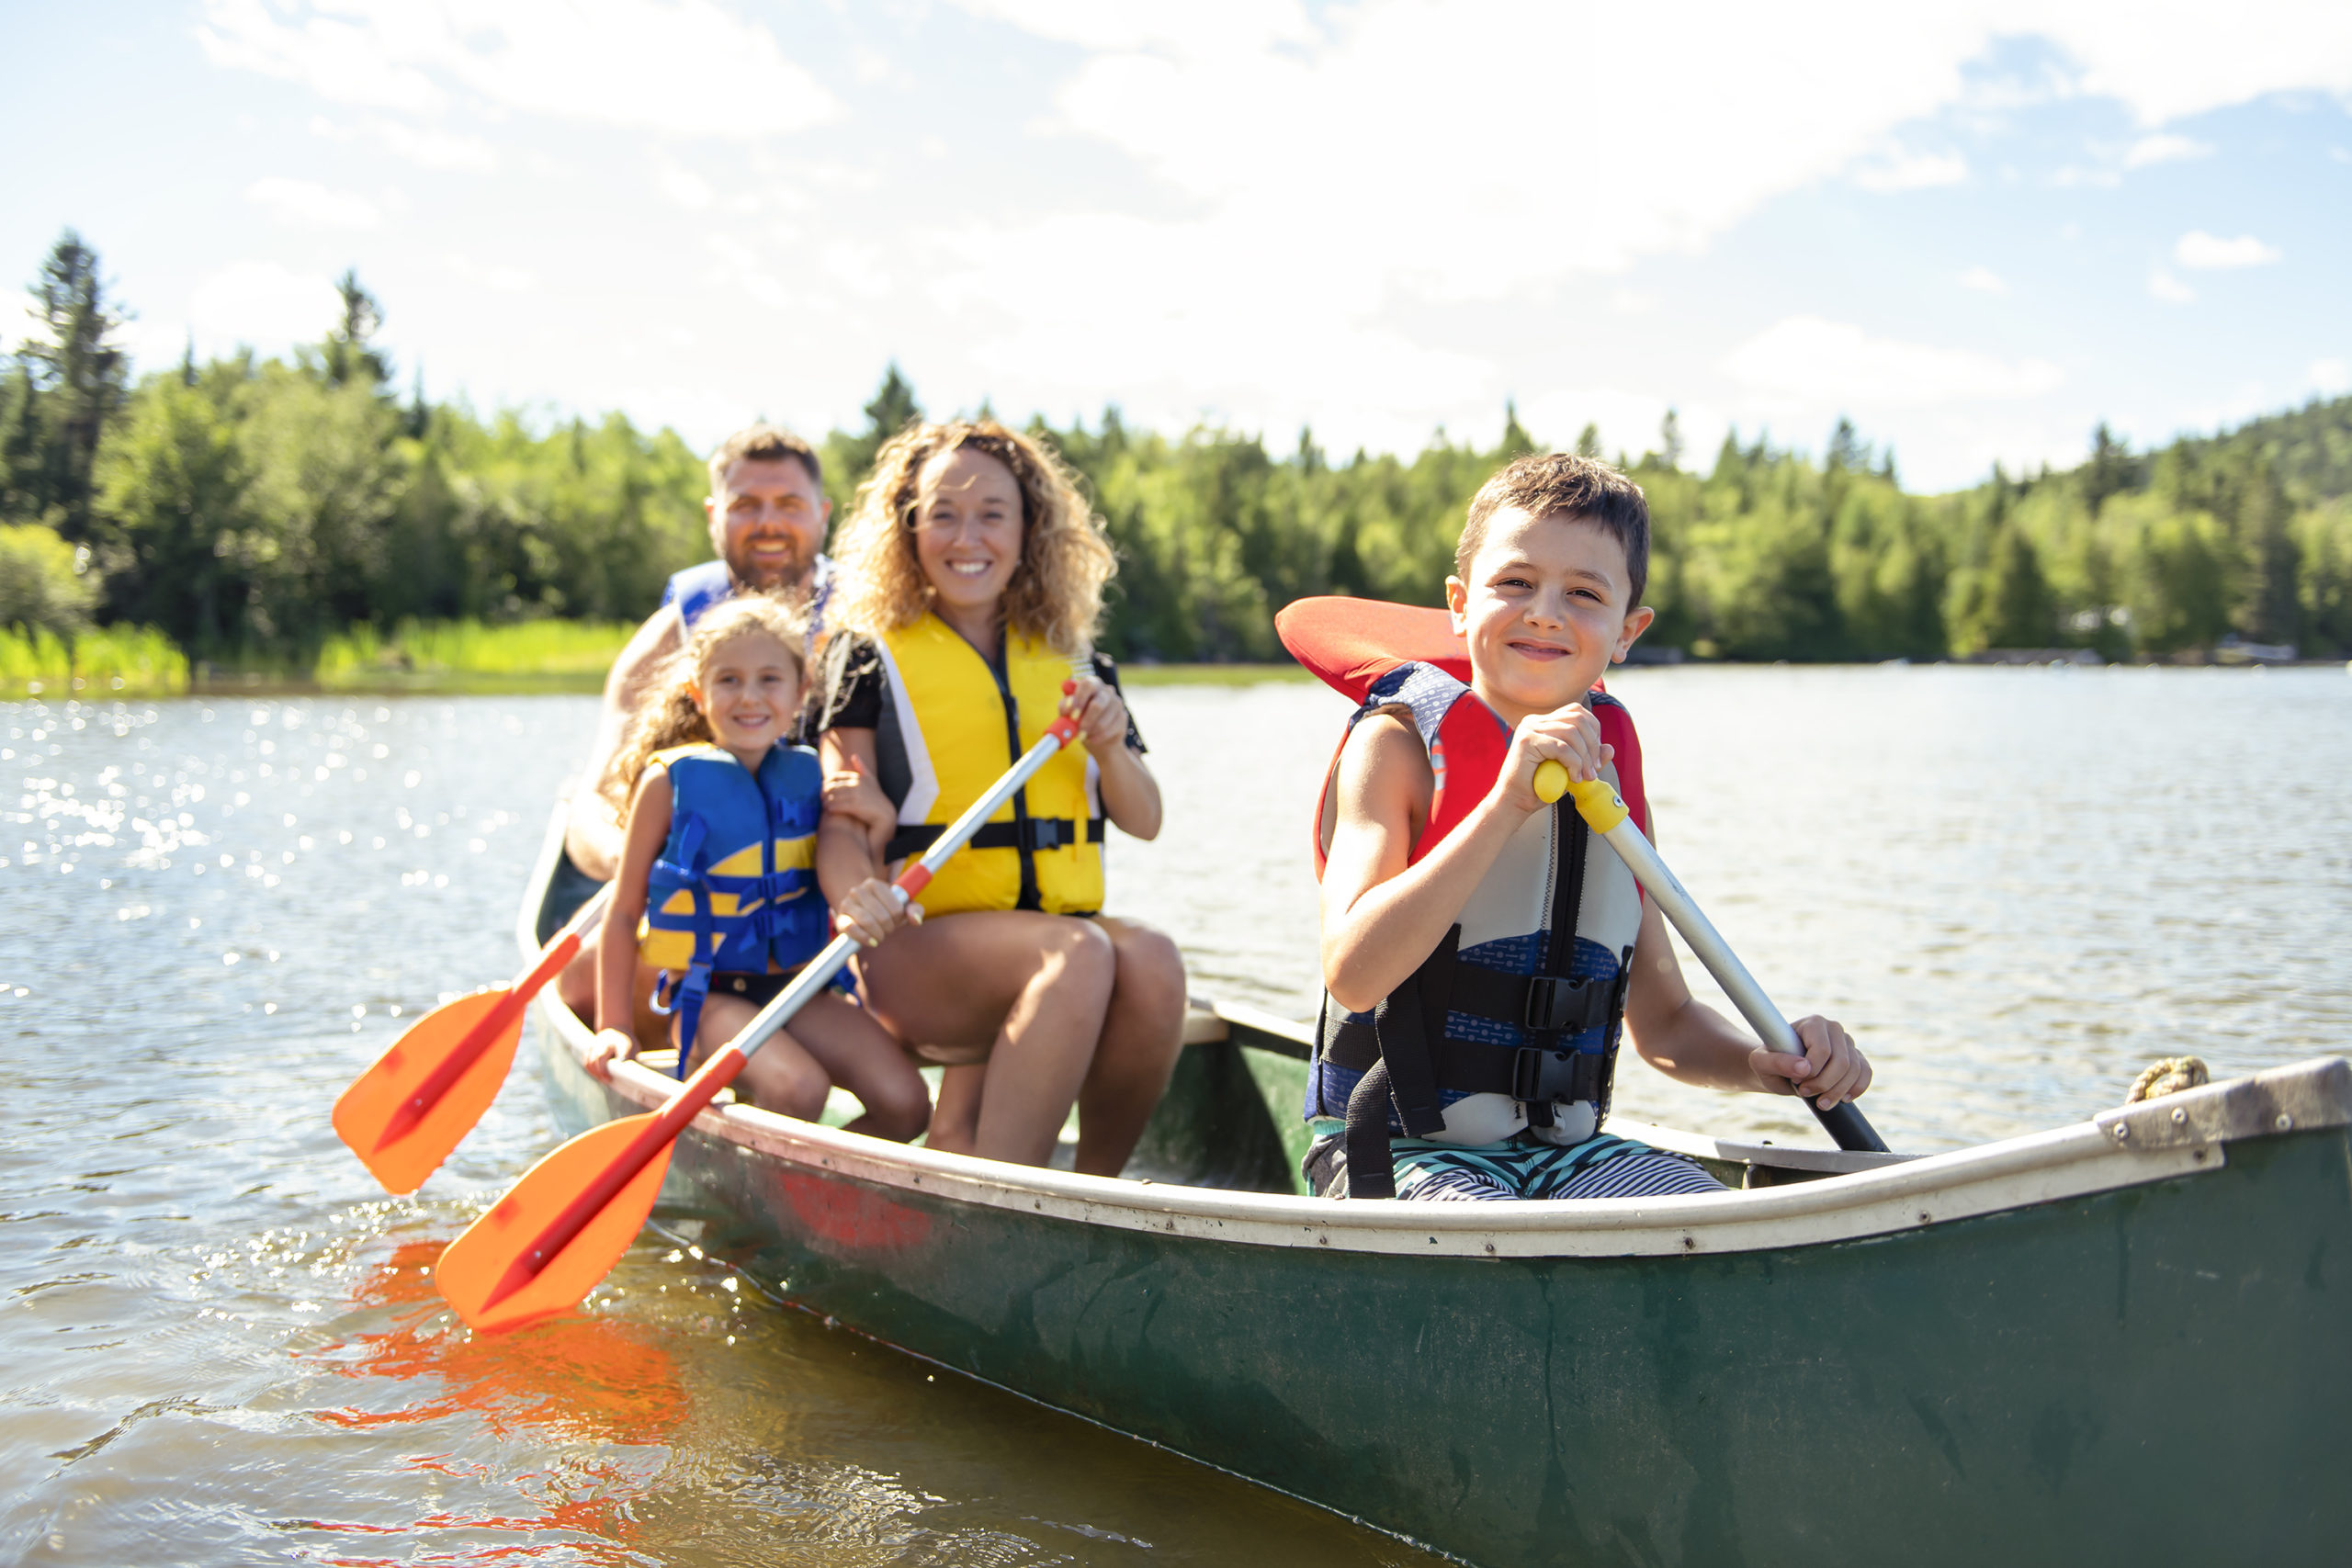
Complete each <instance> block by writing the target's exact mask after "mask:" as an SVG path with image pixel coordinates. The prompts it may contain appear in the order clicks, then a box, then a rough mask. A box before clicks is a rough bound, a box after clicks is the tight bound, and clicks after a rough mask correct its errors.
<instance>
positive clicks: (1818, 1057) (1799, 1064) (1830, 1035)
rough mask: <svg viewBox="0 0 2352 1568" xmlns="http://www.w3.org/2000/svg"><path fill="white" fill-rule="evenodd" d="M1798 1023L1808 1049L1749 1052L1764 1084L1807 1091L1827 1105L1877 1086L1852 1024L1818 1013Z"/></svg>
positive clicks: (1775, 1090) (1775, 1089)
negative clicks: (1849, 1028) (1795, 1052)
mask: <svg viewBox="0 0 2352 1568" xmlns="http://www.w3.org/2000/svg"><path fill="white" fill-rule="evenodd" d="M1793 1027H1794V1028H1795V1030H1796V1032H1797V1039H1798V1040H1799V1041H1800V1042H1802V1043H1803V1044H1804V1055H1802V1056H1784V1055H1781V1053H1780V1052H1778V1051H1766V1050H1760V1049H1759V1050H1756V1051H1751V1052H1749V1053H1748V1055H1747V1065H1748V1066H1749V1067H1751V1068H1752V1069H1754V1071H1755V1073H1756V1082H1757V1085H1758V1088H1760V1089H1764V1090H1765V1091H1766V1092H1767V1093H1770V1094H1802V1095H1804V1096H1805V1097H1806V1098H1808V1099H1814V1100H1817V1103H1818V1104H1819V1105H1820V1107H1821V1109H1822V1110H1824V1111H1827V1110H1830V1109H1831V1108H1833V1107H1835V1106H1837V1105H1838V1104H1840V1103H1842V1102H1843V1101H1846V1100H1859V1099H1860V1098H1861V1096H1862V1091H1863V1090H1864V1089H1868V1088H1870V1087H1871V1064H1870V1058H1869V1057H1867V1056H1865V1055H1862V1051H1861V1047H1860V1046H1859V1045H1857V1044H1855V1043H1854V1039H1853V1036H1852V1035H1850V1034H1848V1033H1847V1032H1846V1026H1845V1025H1844V1024H1842V1023H1839V1022H1838V1021H1836V1020H1835V1019H1827V1018H1823V1017H1821V1016H1819V1015H1818V1014H1815V1015H1814V1016H1813V1017H1810V1018H1801V1019H1799V1020H1797V1021H1796V1023H1795V1025H1794V1026H1793Z"/></svg>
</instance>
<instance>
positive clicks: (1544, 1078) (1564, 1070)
mask: <svg viewBox="0 0 2352 1568" xmlns="http://www.w3.org/2000/svg"><path fill="white" fill-rule="evenodd" d="M1607 1083H1608V1058H1607V1057H1606V1056H1604V1055H1601V1054H1600V1053H1599V1052H1595V1051H1546V1050H1544V1049H1542V1048H1541V1047H1539V1046H1534V1045H1524V1046H1521V1048H1520V1049H1519V1050H1517V1051H1515V1052H1513V1053H1512V1054H1511V1072H1510V1097H1511V1098H1512V1099H1513V1100H1518V1101H1520V1102H1521V1104H1523V1105H1525V1106H1527V1107H1528V1108H1529V1111H1530V1119H1531V1120H1532V1113H1533V1110H1534V1108H1535V1107H1536V1106H1539V1105H1543V1106H1550V1105H1567V1104H1573V1103H1574V1102H1575V1101H1577V1100H1599V1099H1600V1096H1601V1094H1602V1093H1603V1092H1604V1090H1605V1089H1606V1086H1607Z"/></svg>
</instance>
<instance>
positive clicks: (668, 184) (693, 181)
mask: <svg viewBox="0 0 2352 1568" xmlns="http://www.w3.org/2000/svg"><path fill="white" fill-rule="evenodd" d="M654 180H655V182H656V183H657V184H659V185H660V186H661V187H662V195H663V196H666V197H669V198H670V199H671V200H672V201H674V202H676V203H677V204H678V205H679V206H680V207H683V208H684V209H686V210H687V211H689V212H699V211H701V210H702V209H704V208H706V207H708V206H709V205H710V204H711V201H712V199H713V197H714V195H715V194H716V193H714V192H713V191H712V190H711V188H710V182H709V181H708V180H706V179H704V178H703V177H702V176H701V175H697V174H695V172H694V171H693V170H692V169H688V168H684V167H682V166H680V165H679V164H672V163H668V162H664V163H663V164H662V166H661V168H660V169H658V170H657V171H655V174H654Z"/></svg>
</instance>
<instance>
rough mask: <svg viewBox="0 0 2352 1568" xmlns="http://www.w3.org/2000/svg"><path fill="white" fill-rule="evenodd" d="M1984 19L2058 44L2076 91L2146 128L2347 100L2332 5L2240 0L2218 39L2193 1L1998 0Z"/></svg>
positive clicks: (2345, 57)
mask: <svg viewBox="0 0 2352 1568" xmlns="http://www.w3.org/2000/svg"><path fill="white" fill-rule="evenodd" d="M1985 14H1987V15H1992V16H1996V17H1998V18H1999V20H2000V22H2001V23H2003V24H2005V25H2004V26H2002V28H2001V30H2002V31H2005V32H2008V33H2012V34H2024V35H2037V34H2038V35H2040V36H2041V37H2043V38H2046V39H2050V40H2051V41H2052V42H2053V43H2055V44H2057V45H2058V46H2059V47H2060V48H2061V49H2063V50H2064V51H2066V52H2067V53H2068V54H2070V55H2072V56H2073V57H2074V59H2075V61H2077V62H2080V64H2081V66H2082V68H2083V69H2082V73H2081V75H2080V76H2079V77H2078V78H2077V79H2076V81H2075V90H2076V91H2078V92H2080V93H2081V94H2083V95H2084V96H2089V97H2109V98H2114V99H2117V100H2119V101H2120V102H2121V103H2122V104H2123V105H2124V106H2125V107H2127V108H2129V109H2130V110H2131V113H2132V115H2133V117H2134V118H2137V119H2138V120H2139V122H2140V123H2141V124H2142V125H2143V126H2147V127H2149V128H2151V129H2154V128H2158V127H2162V126H2164V125H2165V124H2168V123H2170V122H2172V121H2175V120H2179V119H2185V118H2188V117H2189V116H2191V115H2196V114H2202V113H2204V112H2205V111H2206V110H2208V109H2216V108H2222V107H2225V106H2227V105H2231V104H2242V103H2245V102H2246V101H2248V100H2249V99H2252V98H2257V97H2260V96H2263V95H2265V94H2268V93H2291V92H2301V91H2314V90H2315V91H2319V92H2324V93H2333V94H2335V95H2337V96H2344V95H2346V94H2352V6H2344V5H2341V4H2337V3H2336V0H2248V3H2245V4H2241V5H2237V6H2233V7H2232V8H2231V10H2230V13H2229V16H2228V18H2227V22H2226V29H2227V30H2226V36H2217V35H2216V31H2215V28H2216V18H2215V13H2214V12H2213V10H2212V8H2211V6H2205V5H2199V4H2198V3H2196V0H2157V3H2154V4H2147V5H2139V6H2119V5H2116V4H2113V3H2112V0H2062V3H2059V4H2043V3H2039V0H2005V3H2003V4H2001V5H1998V6H1987V7H1985Z"/></svg>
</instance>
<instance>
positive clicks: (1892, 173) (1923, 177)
mask: <svg viewBox="0 0 2352 1568" xmlns="http://www.w3.org/2000/svg"><path fill="white" fill-rule="evenodd" d="M1967 178H1968V160H1967V159H1965V158H1963V157H1962V156H1961V155H1960V154H1959V153H1957V152H1905V151H1903V150H1901V149H1899V148H1898V149H1896V150H1895V151H1894V152H1890V153H1887V154H1886V155H1885V156H1884V157H1883V158H1882V159H1880V160H1879V161H1878V162H1875V163H1870V164H1862V165H1861V166H1860V167H1859V168H1857V169H1856V170H1855V171H1854V183H1855V184H1856V185H1858V186H1861V187H1862V188H1863V189H1864V190H1876V191H1900V190H1928V189H1931V188H1933V187H1934V186H1956V185H1959V184H1961V183H1962V182H1963V181H1965V180H1966V179H1967Z"/></svg>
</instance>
